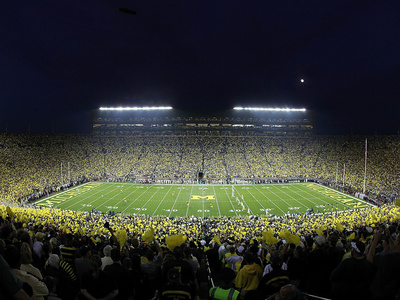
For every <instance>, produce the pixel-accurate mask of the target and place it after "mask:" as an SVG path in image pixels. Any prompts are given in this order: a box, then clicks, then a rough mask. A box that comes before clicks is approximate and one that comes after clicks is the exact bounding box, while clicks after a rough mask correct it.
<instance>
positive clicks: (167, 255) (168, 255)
mask: <svg viewBox="0 0 400 300" xmlns="http://www.w3.org/2000/svg"><path fill="white" fill-rule="evenodd" d="M171 260H174V256H173V255H172V254H171V253H167V254H165V255H164V257H163V262H162V263H163V264H165V263H166V262H168V261H171Z"/></svg>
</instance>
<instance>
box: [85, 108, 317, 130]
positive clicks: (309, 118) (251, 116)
mask: <svg viewBox="0 0 400 300" xmlns="http://www.w3.org/2000/svg"><path fill="white" fill-rule="evenodd" d="M314 128H315V112H312V111H309V110H306V109H304V108H302V109H296V108H261V107H255V108H246V107H235V108H234V109H225V110H224V109H218V110H215V109H213V110H179V109H173V108H172V107H169V106H166V107H101V108H100V109H97V110H93V111H92V112H91V132H92V134H94V135H100V136H104V135H109V136H119V135H127V134H128V135H132V134H133V135H141V134H163V135H164V134H172V135H182V134H184V135H207V134H208V135H209V134H211V135H214V134H217V135H218V134H222V135H224V134H225V135H244V134H252V135H266V136H304V137H311V136H312V135H313V134H314Z"/></svg>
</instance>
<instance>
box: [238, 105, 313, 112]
mask: <svg viewBox="0 0 400 300" xmlns="http://www.w3.org/2000/svg"><path fill="white" fill-rule="evenodd" d="M233 109H236V110H252V111H306V109H305V108H279V107H277V108H272V107H241V106H237V107H234V108H233Z"/></svg>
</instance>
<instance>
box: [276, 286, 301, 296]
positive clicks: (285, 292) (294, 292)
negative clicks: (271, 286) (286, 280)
mask: <svg viewBox="0 0 400 300" xmlns="http://www.w3.org/2000/svg"><path fill="white" fill-rule="evenodd" d="M301 299H303V295H302V293H301V292H300V291H299V290H298V289H297V288H296V286H295V285H293V284H287V285H284V286H283V287H281V289H280V290H279V293H278V294H277V295H276V296H275V300H301Z"/></svg>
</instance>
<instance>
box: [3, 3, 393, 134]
mask: <svg viewBox="0 0 400 300" xmlns="http://www.w3.org/2000/svg"><path fill="white" fill-rule="evenodd" d="M120 8H126V9H129V10H131V11H135V12H136V14H135V15H134V14H129V13H124V12H121V11H120ZM399 13H400V1H399V0H395V1H386V0H374V1H372V0H362V1H361V0H360V1H352V0H346V1H338V0H334V1H328V0H296V1H294V0H291V1H284V0H283V1H282V0H279V1H278V0H276V1H275V0H261V1H254V0H246V1H237V0H229V1H225V0H157V1H155V0H136V1H127V0H124V1H123V0H107V1H106V0H79V1H77V0H56V1H55V0H52V1H46V0H40V1H25V0H21V1H2V3H1V4H0V38H1V40H0V79H1V80H0V132H5V131H7V132H28V130H29V129H30V132H32V133H36V132H40V133H43V132H48V133H51V132H56V133H88V132H89V113H90V110H91V109H96V108H99V107H100V106H119V105H126V106H142V105H171V106H173V107H175V108H180V109H196V108H210V109H212V108H228V109H229V108H233V107H234V106H235V105H241V106H268V107H271V106H273V107H276V106H277V107H294V108H303V107H304V108H307V109H310V110H314V111H316V113H317V124H316V125H317V133H318V134H369V135H372V134H398V131H399V129H400V121H399V115H400V17H399V15H400V14H399ZM301 79H304V82H301Z"/></svg>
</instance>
